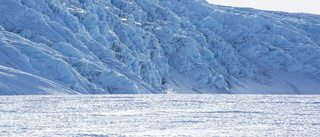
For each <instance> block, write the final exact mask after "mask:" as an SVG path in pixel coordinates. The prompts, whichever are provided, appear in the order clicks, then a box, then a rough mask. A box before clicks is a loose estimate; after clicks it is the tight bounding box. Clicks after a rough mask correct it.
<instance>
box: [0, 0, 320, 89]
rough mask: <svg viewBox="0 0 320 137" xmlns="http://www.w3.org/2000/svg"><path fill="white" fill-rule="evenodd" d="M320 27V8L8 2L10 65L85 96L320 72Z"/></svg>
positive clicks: (130, 0) (135, 0) (0, 26)
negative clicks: (291, 10)
mask: <svg viewBox="0 0 320 137" xmlns="http://www.w3.org/2000/svg"><path fill="white" fill-rule="evenodd" d="M319 32H320V17H319V16H316V15H309V14H288V13H280V12H278V13H277V12H267V11H258V10H253V9H237V8H232V7H221V6H215V5H210V4H208V3H207V2H206V1H204V0H6V1H0V59H1V60H0V66H3V68H4V69H0V70H1V71H4V70H5V68H10V69H14V70H18V71H19V72H20V71H21V72H24V73H26V74H28V75H32V76H35V77H37V78H41V79H46V80H48V81H50V82H53V83H55V84H56V85H60V86H62V87H63V88H65V89H68V90H70V91H76V92H77V93H81V94H127V93H130V94H140V93H166V92H168V90H170V89H177V88H183V86H184V85H190V84H189V83H188V82H190V81H194V82H193V83H195V85H197V86H194V87H192V86H190V87H188V88H189V90H194V91H197V92H202V90H203V89H206V90H207V91H208V90H209V92H208V93H216V92H225V93H228V92H229V91H230V89H232V88H233V87H234V86H239V85H240V86H241V84H240V83H241V82H239V81H241V80H242V79H252V80H253V81H255V82H257V83H260V84H268V83H269V82H270V81H268V80H266V79H268V78H269V77H270V75H268V73H269V72H270V71H273V70H277V71H283V72H293V73H304V74H305V75H307V76H309V77H313V78H314V79H320V71H319V68H320V59H319V58H320V49H319V44H320V33H319ZM1 71H0V72H1ZM0 74H1V76H3V77H10V75H5V73H0ZM178 75H179V76H181V77H183V78H177V76H178ZM1 85H4V86H5V85H11V86H13V87H14V85H15V84H12V83H10V84H9V83H7V82H3V81H2V82H1ZM16 85H19V83H17V84H16ZM4 86H2V87H3V88H2V87H1V86H0V87H1V88H0V89H4ZM34 86H36V85H34ZM26 88H27V87H26ZM28 91H29V90H28ZM34 92H36V91H34ZM8 93H9V91H8V92H6V94H8ZM0 94H3V93H1V91H0ZM12 94H16V93H15V92H14V90H12ZM23 94H32V91H30V93H28V92H24V93H23Z"/></svg>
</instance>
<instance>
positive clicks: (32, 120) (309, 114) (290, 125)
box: [0, 95, 320, 136]
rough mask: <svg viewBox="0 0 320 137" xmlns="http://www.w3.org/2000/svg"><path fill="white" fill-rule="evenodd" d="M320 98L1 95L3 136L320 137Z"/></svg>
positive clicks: (0, 131)
mask: <svg viewBox="0 0 320 137" xmlns="http://www.w3.org/2000/svg"><path fill="white" fill-rule="evenodd" d="M319 104H320V96H318V95H299V96H295V95H106V96H103V95H95V96H88V95H85V96H84V95H80V96H70V95H69V96H1V97H0V129H1V130H0V136H319V135H320V119H319V110H320V107H319Z"/></svg>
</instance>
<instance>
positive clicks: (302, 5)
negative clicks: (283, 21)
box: [207, 0, 320, 15]
mask: <svg viewBox="0 0 320 137" xmlns="http://www.w3.org/2000/svg"><path fill="white" fill-rule="evenodd" d="M207 1H208V2H210V3H212V4H218V5H225V6H233V7H251V8H255V9H262V10H273V11H285V12H304V13H312V14H319V15H320V6H319V5H320V1H319V0H207Z"/></svg>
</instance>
